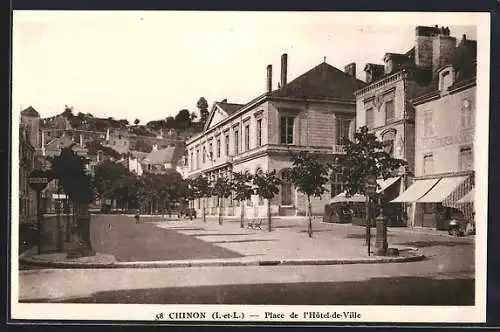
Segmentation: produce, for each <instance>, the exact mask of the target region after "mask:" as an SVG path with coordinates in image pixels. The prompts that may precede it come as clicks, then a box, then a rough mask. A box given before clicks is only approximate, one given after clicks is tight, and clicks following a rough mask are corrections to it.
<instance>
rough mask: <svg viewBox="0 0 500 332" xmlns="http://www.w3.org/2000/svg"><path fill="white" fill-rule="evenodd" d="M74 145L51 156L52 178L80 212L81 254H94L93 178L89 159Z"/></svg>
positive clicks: (78, 234)
mask: <svg viewBox="0 0 500 332" xmlns="http://www.w3.org/2000/svg"><path fill="white" fill-rule="evenodd" d="M73 146H74V144H73V145H71V146H69V147H66V148H62V149H61V154H60V155H58V156H55V157H49V158H48V159H49V161H50V163H51V170H50V174H51V176H50V178H51V179H58V181H59V183H60V184H61V186H62V187H63V189H64V192H65V193H66V194H67V195H68V196H69V198H70V200H71V201H72V205H73V207H75V208H76V209H75V210H76V213H77V214H78V217H77V218H76V220H77V229H76V230H77V234H76V235H77V237H78V238H79V241H78V242H79V243H80V244H81V245H82V249H83V250H82V251H81V254H83V255H93V254H94V253H93V251H92V245H91V241H90V216H89V215H88V214H87V211H88V204H89V203H92V202H93V201H94V200H95V193H94V188H93V185H92V178H91V176H90V175H88V174H87V172H86V170H85V169H86V164H87V162H88V161H87V159H86V158H84V157H82V156H79V155H77V154H76V153H75V152H74V151H73Z"/></svg>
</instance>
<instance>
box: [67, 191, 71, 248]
mask: <svg viewBox="0 0 500 332" xmlns="http://www.w3.org/2000/svg"><path fill="white" fill-rule="evenodd" d="M66 208H67V210H66V242H70V241H71V219H70V216H69V212H70V205H69V199H67V198H66Z"/></svg>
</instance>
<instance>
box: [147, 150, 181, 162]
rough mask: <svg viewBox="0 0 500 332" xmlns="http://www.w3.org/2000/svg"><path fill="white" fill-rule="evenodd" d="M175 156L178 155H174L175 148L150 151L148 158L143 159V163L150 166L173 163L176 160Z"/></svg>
mask: <svg viewBox="0 0 500 332" xmlns="http://www.w3.org/2000/svg"><path fill="white" fill-rule="evenodd" d="M177 155H178V153H176V147H175V146H169V147H166V148H165V149H159V150H154V151H151V152H150V153H149V154H148V156H147V157H146V158H144V162H146V163H148V164H152V165H159V164H165V163H174V162H176V161H177V159H178V156H177Z"/></svg>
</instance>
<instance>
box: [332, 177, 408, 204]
mask: <svg viewBox="0 0 500 332" xmlns="http://www.w3.org/2000/svg"><path fill="white" fill-rule="evenodd" d="M400 178H401V177H400V176H396V177H391V178H387V179H385V180H384V179H377V186H378V188H377V194H380V193H381V192H383V191H384V190H386V189H387V188H389V187H390V186H392V185H393V184H394V183H396V182H397V181H398V180H399V179H400ZM347 202H366V196H364V195H361V194H355V195H353V196H351V197H347V196H346V192H345V191H344V192H341V193H340V194H338V195H337V196H335V197H333V198H332V199H331V201H330V203H347Z"/></svg>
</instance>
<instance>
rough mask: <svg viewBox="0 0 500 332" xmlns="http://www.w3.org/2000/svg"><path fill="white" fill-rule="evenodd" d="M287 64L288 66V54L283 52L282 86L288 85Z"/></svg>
mask: <svg viewBox="0 0 500 332" xmlns="http://www.w3.org/2000/svg"><path fill="white" fill-rule="evenodd" d="M287 66H288V54H286V53H283V54H282V55H281V87H282V88H283V87H284V86H285V85H286V79H287Z"/></svg>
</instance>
